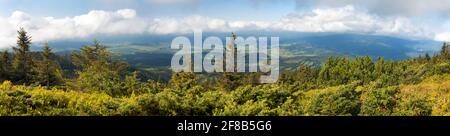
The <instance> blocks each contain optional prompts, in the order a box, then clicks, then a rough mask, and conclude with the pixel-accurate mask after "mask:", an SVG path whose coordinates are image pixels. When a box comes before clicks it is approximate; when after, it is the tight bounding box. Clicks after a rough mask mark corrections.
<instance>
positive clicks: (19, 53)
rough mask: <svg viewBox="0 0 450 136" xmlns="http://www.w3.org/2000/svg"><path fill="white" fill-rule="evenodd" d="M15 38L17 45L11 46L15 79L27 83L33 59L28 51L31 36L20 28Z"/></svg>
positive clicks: (30, 75) (30, 74)
mask: <svg viewBox="0 0 450 136" xmlns="http://www.w3.org/2000/svg"><path fill="white" fill-rule="evenodd" d="M17 33H18V37H17V38H18V39H17V47H13V50H14V61H13V68H14V70H15V80H16V81H17V82H19V83H25V84H29V83H30V79H31V77H32V75H33V74H32V69H33V59H32V57H31V53H30V45H31V36H28V33H27V32H26V31H25V30H24V29H23V28H20V30H19V31H17Z"/></svg>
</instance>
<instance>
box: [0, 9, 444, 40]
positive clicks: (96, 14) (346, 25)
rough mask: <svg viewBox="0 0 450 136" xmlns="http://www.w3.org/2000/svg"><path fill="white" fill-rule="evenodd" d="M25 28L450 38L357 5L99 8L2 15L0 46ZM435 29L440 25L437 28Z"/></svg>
mask: <svg viewBox="0 0 450 136" xmlns="http://www.w3.org/2000/svg"><path fill="white" fill-rule="evenodd" d="M19 27H24V28H25V29H26V30H27V31H28V32H29V33H30V34H31V35H32V36H33V41H35V42H42V41H50V40H59V39H71V38H83V37H88V36H92V35H117V34H173V33H189V32H192V31H193V30H203V31H209V32H230V31H242V30H245V31H253V30H255V31H258V30H265V31H294V32H355V33H366V34H379V35H398V36H405V37H412V38H426V39H434V40H439V41H448V40H450V32H449V31H447V32H445V31H444V32H443V31H434V30H439V29H430V28H429V27H430V26H427V25H424V24H417V23H414V22H412V21H411V20H409V19H408V18H404V17H380V16H377V15H374V14H369V13H367V12H362V11H357V10H356V9H355V8H354V7H353V6H344V7H339V8H319V9H314V10H312V11H310V12H306V13H302V14H300V13H292V14H289V15H286V16H284V17H282V18H280V19H279V20H278V21H272V22H268V21H227V20H224V19H220V18H209V17H204V16H199V15H194V16H188V17H184V18H173V17H165V18H145V17H141V16H139V15H138V13H136V11H135V10H133V9H121V10H117V11H102V10H94V11H90V12H89V13H87V14H83V15H79V16H73V17H64V18H54V17H37V16H33V15H32V14H29V13H24V12H21V11H15V12H13V13H12V14H11V15H10V16H9V17H0V30H1V31H2V33H0V48H5V47H11V46H14V45H15V38H16V30H17V29H18V28H19ZM433 28H436V26H433Z"/></svg>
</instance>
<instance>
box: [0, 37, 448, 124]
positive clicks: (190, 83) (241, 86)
mask: <svg viewBox="0 0 450 136" xmlns="http://www.w3.org/2000/svg"><path fill="white" fill-rule="evenodd" d="M31 42H32V41H31V36H30V35H28V34H27V32H26V31H25V30H24V29H20V30H19V31H18V38H17V46H15V47H14V48H13V52H8V51H4V52H2V53H1V54H0V61H1V63H0V81H1V82H2V84H1V85H0V116H116V115H117V116H160V115H162V116H183V115H188V116H231V115H243V116H321V115H331V116H341V115H343V116H431V115H433V116H444V115H450V49H449V46H448V45H447V44H446V43H444V44H443V46H442V49H441V51H440V52H439V53H436V54H434V55H431V56H430V55H429V54H424V55H423V56H420V57H417V58H412V59H407V60H399V61H391V60H384V59H383V58H382V57H380V58H377V59H376V60H373V59H372V58H371V57H357V58H346V57H329V58H328V59H327V60H326V61H325V62H324V63H323V64H322V65H321V66H320V67H317V66H310V65H307V64H299V65H298V68H297V69H295V70H284V71H282V76H281V77H280V79H279V81H278V82H277V83H274V84H259V83H258V81H257V79H259V77H258V73H251V74H234V73H215V74H210V75H205V74H198V73H172V78H171V80H170V81H168V82H161V81H158V80H156V79H155V80H147V81H143V79H142V76H141V75H142V74H141V73H140V71H139V70H136V69H135V68H133V67H131V66H130V65H129V64H127V63H126V62H124V61H120V60H117V59H112V53H111V52H110V51H108V49H107V47H105V46H103V45H102V44H101V43H100V42H97V41H95V42H93V44H92V45H87V46H84V47H82V48H81V49H80V50H79V51H74V52H72V53H71V54H70V55H69V56H60V55H56V54H55V53H53V52H52V49H51V48H49V46H48V45H46V46H44V47H43V50H42V51H41V52H31V51H30V45H31ZM62 60H64V61H62Z"/></svg>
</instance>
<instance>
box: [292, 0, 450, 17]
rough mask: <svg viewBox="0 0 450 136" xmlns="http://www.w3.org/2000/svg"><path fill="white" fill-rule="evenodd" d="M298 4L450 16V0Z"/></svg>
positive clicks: (305, 0) (311, 0)
mask: <svg viewBox="0 0 450 136" xmlns="http://www.w3.org/2000/svg"><path fill="white" fill-rule="evenodd" d="M296 2H297V6H299V7H301V8H304V7H309V6H313V7H316V8H317V7H342V6H345V5H355V6H357V7H361V8H364V9H367V10H369V11H370V12H372V13H377V14H384V15H401V16H417V15H428V14H433V15H437V14H441V15H446V16H448V15H450V1H449V0H296Z"/></svg>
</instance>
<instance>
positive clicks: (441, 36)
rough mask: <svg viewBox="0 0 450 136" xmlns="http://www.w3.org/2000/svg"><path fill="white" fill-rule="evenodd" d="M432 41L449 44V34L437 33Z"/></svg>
mask: <svg viewBox="0 0 450 136" xmlns="http://www.w3.org/2000/svg"><path fill="white" fill-rule="evenodd" d="M434 40H436V41H445V42H450V32H445V33H438V34H436V36H435V37H434Z"/></svg>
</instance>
